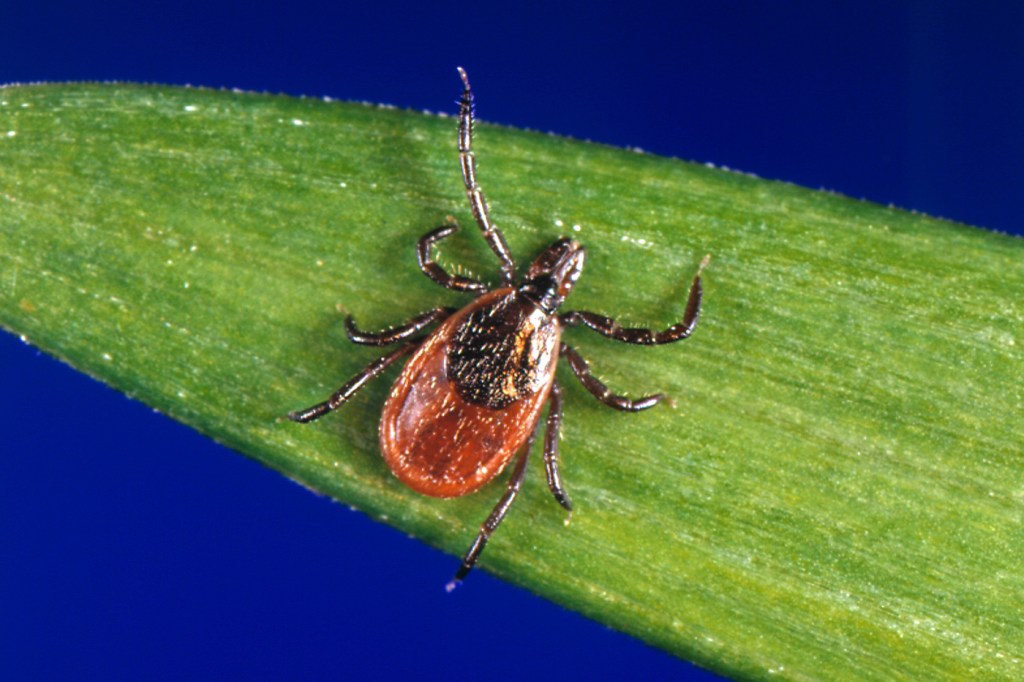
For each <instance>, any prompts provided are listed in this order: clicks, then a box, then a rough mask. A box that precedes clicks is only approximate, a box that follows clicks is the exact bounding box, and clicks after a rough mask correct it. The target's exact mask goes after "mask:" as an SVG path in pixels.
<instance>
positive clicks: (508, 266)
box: [459, 67, 516, 286]
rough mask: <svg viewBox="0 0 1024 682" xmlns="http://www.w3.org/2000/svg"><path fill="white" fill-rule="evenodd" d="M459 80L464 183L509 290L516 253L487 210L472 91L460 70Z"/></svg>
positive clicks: (460, 133)
mask: <svg viewBox="0 0 1024 682" xmlns="http://www.w3.org/2000/svg"><path fill="white" fill-rule="evenodd" d="M459 76H460V77H461V78H462V84H463V85H464V86H465V89H464V90H463V91H462V98H461V99H460V100H459V163H460V165H461V166H462V180H463V182H464V183H465V185H466V196H467V197H468V198H469V205H470V206H471V207H472V209H473V217H474V218H475V219H476V223H477V225H479V226H480V231H481V232H483V235H484V239H485V240H486V241H487V245H488V246H490V247H491V251H494V254H495V255H496V256H497V257H498V260H500V261H501V280H502V282H503V283H504V284H505V286H512V285H513V284H514V283H515V279H516V265H515V262H514V261H513V260H512V252H511V251H509V249H508V243H507V242H506V241H505V237H504V235H502V234H501V230H499V229H498V228H497V227H496V226H494V225H492V224H491V215H490V212H489V211H488V209H487V200H486V199H485V198H484V191H483V189H481V188H480V185H478V184H477V181H476V156H475V155H474V154H473V92H472V91H471V90H470V89H469V77H467V76H466V72H465V71H464V70H463V69H462V67H459Z"/></svg>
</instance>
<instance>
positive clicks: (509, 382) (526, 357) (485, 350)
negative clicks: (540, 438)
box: [288, 69, 707, 589]
mask: <svg viewBox="0 0 1024 682" xmlns="http://www.w3.org/2000/svg"><path fill="white" fill-rule="evenodd" d="M459 74H460V75H461V76H462V81H463V83H464V84H465V90H464V91H463V94H462V100H461V103H460V106H459V161H460V164H461V166H462V177H463V180H464V181H465V185H466V196H467V198H468V199H469V204H470V208H471V209H472V210H473V217H474V219H475V220H476V223H477V225H478V226H479V227H480V231H481V232H482V234H483V237H484V239H485V240H486V241H487V245H488V246H490V248H491V250H492V251H493V252H494V254H495V255H496V256H497V257H498V259H499V260H500V261H501V278H502V286H501V287H500V288H498V289H495V290H493V291H491V290H489V289H488V287H487V285H486V284H484V283H483V282H480V281H477V280H475V279H471V278H469V277H463V276H461V275H451V274H449V273H447V272H445V270H444V269H443V268H442V267H441V266H440V265H438V264H437V263H435V262H434V260H433V257H432V256H431V249H432V247H433V245H434V244H435V243H436V242H438V241H440V240H442V239H445V238H446V237H449V236H451V235H452V234H454V233H455V232H456V230H458V226H457V225H455V224H454V222H452V223H449V224H448V225H443V226H441V227H439V228H437V229H435V230H433V231H431V232H428V233H427V234H426V235H424V236H423V237H422V238H421V239H420V241H419V245H418V249H417V255H418V259H419V265H420V269H421V270H422V271H423V272H424V274H426V275H427V276H428V277H430V279H432V280H434V281H435V282H437V283H438V284H440V285H441V286H443V287H445V288H448V289H452V290H454V291H460V292H464V293H471V294H474V295H475V296H476V298H475V299H474V300H473V301H472V302H470V303H469V304H468V305H467V306H465V307H464V308H462V309H461V310H453V309H451V308H435V309H434V310H430V311H428V312H426V313H423V314H421V315H418V316H417V317H414V318H413V319H411V320H409V321H408V322H407V323H405V324H403V325H401V326H398V327H394V328H392V329H387V330H384V331H382V332H377V333H368V332H363V331H360V330H359V329H357V328H356V326H355V323H354V322H353V320H352V318H351V316H350V317H349V318H348V319H346V321H345V327H346V331H347V332H348V336H349V338H350V339H351V340H352V341H353V342H355V343H361V344H365V345H370V346H390V345H395V344H399V345H398V347H397V348H396V349H395V350H393V351H391V352H390V353H388V354H387V355H384V356H382V357H380V358H378V359H377V360H376V361H374V362H372V363H371V364H370V365H368V366H367V367H366V368H365V369H364V370H363V371H362V372H360V373H359V374H357V375H356V376H355V377H353V378H352V379H351V380H350V381H349V382H348V383H346V384H345V385H344V386H342V387H341V388H339V389H338V390H337V391H335V393H334V394H333V395H332V396H331V397H330V398H329V399H328V400H326V401H324V402H322V403H319V404H317V405H314V406H312V407H309V408H306V409H304V410H297V411H295V412H292V413H290V414H289V415H288V417H289V418H290V419H292V420H293V421H297V422H309V421H313V420H314V419H319V418H320V417H322V416H324V415H325V414H327V413H328V412H331V411H332V410H335V409H337V408H339V407H341V406H342V405H344V404H345V403H346V402H347V401H348V400H349V398H351V397H352V396H353V395H354V394H355V393H356V392H357V391H358V390H359V389H360V388H362V387H363V386H365V385H366V383H367V382H368V381H370V380H371V379H374V378H376V377H378V376H380V374H381V373H382V372H383V371H384V370H385V369H386V368H387V367H389V366H390V365H392V364H393V363H395V362H397V361H398V360H400V359H402V358H404V357H406V356H409V355H412V358H411V359H410V360H409V362H408V363H406V365H405V368H404V369H403V370H402V374H401V375H400V376H399V378H398V381H397V382H395V385H394V387H393V388H392V390H391V393H390V395H389V396H388V399H387V403H386V404H385V405H384V412H383V415H382V416H381V421H380V447H381V451H382V452H383V454H384V460H385V461H386V462H387V465H388V467H390V468H391V471H392V472H394V474H395V476H397V477H398V478H399V480H401V481H402V482H403V483H405V484H406V485H407V486H409V487H410V488H412V489H413V490H415V491H417V492H420V493H423V494H425V495H431V496H434V497H458V496H460V495H466V494H468V493H471V492H473V491H475V490H477V489H479V488H480V487H481V486H483V485H484V484H486V483H487V482H488V481H490V480H492V479H493V478H494V477H495V476H497V475H498V474H499V473H501V471H502V470H503V469H504V468H505V467H506V466H507V465H508V463H509V462H511V461H512V459H513V458H515V457H516V455H517V454H518V459H517V460H516V465H515V467H514V468H513V471H512V475H511V476H510V477H509V479H508V483H507V485H506V489H505V494H504V495H503V496H502V497H501V499H500V500H499V501H498V504H497V505H495V507H494V509H493V511H491V514H490V516H488V517H487V519H486V520H485V521H484V523H483V524H482V525H481V527H480V532H479V534H477V536H476V539H475V540H474V541H473V544H472V545H471V546H470V548H469V551H468V552H466V555H465V557H464V558H463V560H462V564H461V565H460V566H459V570H458V571H457V572H456V573H455V580H453V581H452V582H451V583H449V589H450V588H451V587H453V586H454V585H455V584H457V583H458V582H459V581H460V580H462V579H463V578H464V577H465V576H466V574H467V573H469V571H470V569H472V567H473V566H474V565H475V564H476V561H477V558H478V557H479V556H480V552H482V551H483V548H484V545H486V544H487V540H488V538H489V537H490V536H491V533H493V532H494V530H495V528H497V527H498V524H500V523H501V520H502V519H503V518H504V517H505V514H506V513H507V512H508V509H509V507H510V506H511V505H512V502H513V500H514V499H515V497H516V494H517V493H518V492H519V488H520V485H521V484H522V482H523V477H524V475H525V473H526V464H527V461H528V460H529V456H530V449H531V447H532V445H533V441H534V438H535V437H536V435H537V433H538V431H540V417H541V413H542V412H543V410H544V406H545V404H547V406H548V411H547V419H546V428H545V429H544V469H545V472H546V473H547V481H548V487H549V488H550V489H551V493H552V494H553V495H554V497H555V499H556V500H557V501H558V503H559V504H561V505H562V506H563V507H564V508H565V509H566V510H570V511H571V510H572V503H571V502H570V500H569V495H568V494H567V493H566V492H565V488H564V486H563V485H562V479H561V476H560V474H559V472H558V435H559V430H560V429H561V425H562V390H561V388H560V387H559V385H558V382H557V381H556V380H555V366H556V365H557V364H558V360H559V358H565V359H566V360H567V361H568V363H569V367H570V368H571V369H572V371H573V373H574V374H575V375H576V377H577V378H578V379H579V380H580V382H581V383H582V384H583V386H584V387H585V388H586V389H587V390H588V391H590V392H591V393H592V394H593V395H594V396H595V397H596V398H597V399H598V400H600V401H601V402H602V403H604V404H605V405H608V406H609V407H613V408H615V409H617V410H622V411H624V412H639V411H640V410H646V409H647V408H649V407H653V406H654V405H656V404H657V403H658V402H660V401H661V400H662V399H663V398H664V397H665V396H663V395H662V394H660V393H655V394H654V395H649V396H644V397H641V398H634V399H629V398H626V397H623V396H620V395H615V394H613V393H612V392H611V391H609V390H608V388H607V387H606V386H605V385H604V384H603V383H601V382H600V381H599V380H598V379H597V378H595V377H594V376H593V375H592V374H591V373H590V369H589V367H588V366H587V363H586V361H585V360H584V359H583V358H582V357H581V356H580V355H579V353H577V352H576V351H575V350H574V349H573V348H572V347H571V346H569V345H567V344H565V343H563V342H562V340H561V339H562V330H563V329H564V328H565V327H574V326H580V325H582V326H585V327H589V328H590V329H592V330H594V331H596V332H598V333H599V334H602V335H604V336H606V337H608V338H611V339H615V340H617V341H623V342H625V343H634V344H640V345H655V344H663V343H671V342H673V341H679V340H681V339H685V338H686V337H688V336H689V335H690V333H691V332H692V331H693V330H694V328H695V327H696V326H697V318H698V316H699V313H700V300H701V282H700V270H699V269H698V271H697V275H696V276H695V277H694V278H693V284H691V285H690V295H689V299H688V301H687V304H686V312H685V313H684V314H683V319H682V320H681V321H680V322H678V323H676V324H674V325H672V326H671V327H669V328H668V329H666V330H664V331H660V332H658V331H652V330H650V329H642V328H628V327H622V326H621V325H619V324H618V323H617V322H615V321H614V320H612V319H609V318H607V317H604V316H603V315H597V314H595V313H590V312H585V311H578V310H577V311H570V312H566V313H558V309H559V307H560V306H561V305H562V302H563V301H564V300H565V298H566V296H568V295H569V293H570V292H571V291H572V288H573V286H574V285H575V284H576V280H577V279H578V278H579V276H580V273H581V272H582V270H583V261H584V249H583V247H582V246H581V245H580V244H579V243H578V242H576V241H574V240H571V239H559V240H558V241H556V242H555V243H553V244H551V245H550V246H549V247H548V248H547V249H545V250H544V252H543V253H541V255H540V256H538V257H537V259H536V260H535V261H534V262H533V263H532V264H531V265H530V267H529V269H528V270H527V271H526V274H525V276H524V277H523V278H522V279H521V280H518V281H517V279H516V266H515V262H514V261H513V260H512V255H511V254H510V253H509V249H508V245H507V244H506V243H505V238H504V237H503V236H502V234H501V232H500V231H499V230H498V228H497V227H495V226H494V225H493V224H491V221H490V215H489V213H488V209H487V202H486V201H485V200H484V194H483V190H481V189H480V186H479V185H478V184H477V181H476V159H475V156H474V155H473V150H472V141H473V125H472V124H473V113H472V102H473V96H472V93H471V92H470V89H469V80H468V79H467V78H466V74H465V72H464V71H462V69H459ZM706 263H707V258H706V257H705V259H704V261H703V262H702V263H701V268H703V267H704V265H705V264H706ZM435 323H439V326H438V327H437V329H435V330H434V331H433V332H432V333H430V334H428V335H426V336H417V334H419V333H420V332H421V331H423V330H424V329H426V328H427V327H429V326H430V325H432V324H435Z"/></svg>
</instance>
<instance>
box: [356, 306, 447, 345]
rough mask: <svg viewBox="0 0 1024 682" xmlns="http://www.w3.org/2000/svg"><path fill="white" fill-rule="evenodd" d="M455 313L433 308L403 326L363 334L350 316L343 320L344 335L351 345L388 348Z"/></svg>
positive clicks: (445, 309)
mask: <svg viewBox="0 0 1024 682" xmlns="http://www.w3.org/2000/svg"><path fill="white" fill-rule="evenodd" d="M454 312H455V308H434V309H433V310H429V311H427V312H425V313H423V314H421V315H417V316H416V317H414V318H412V319H411V320H409V321H408V322H406V323H405V324H401V325H398V326H397V327H391V328H390V329H385V330H384V331H382V332H364V331H362V330H361V329H359V328H358V327H356V321H355V319H353V317H352V316H351V315H349V316H348V317H346V318H345V333H346V334H348V338H349V339H350V340H351V341H352V342H353V343H359V344H362V345H364V346H389V345H391V344H392V343H398V342H399V341H405V340H406V339H408V338H409V337H410V336H412V335H413V334H415V333H416V332H418V331H420V330H422V329H425V328H426V327H429V326H430V325H431V324H433V323H434V322H440V321H441V320H444V319H446V318H447V317H448V316H449V315H451V314H452V313H454Z"/></svg>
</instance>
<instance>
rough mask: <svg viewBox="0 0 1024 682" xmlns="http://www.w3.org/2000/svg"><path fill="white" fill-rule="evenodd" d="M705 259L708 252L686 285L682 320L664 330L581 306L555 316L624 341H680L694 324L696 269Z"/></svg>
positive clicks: (698, 292) (697, 292)
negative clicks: (621, 320) (625, 321)
mask: <svg viewBox="0 0 1024 682" xmlns="http://www.w3.org/2000/svg"><path fill="white" fill-rule="evenodd" d="M709 260H710V256H704V260H702V261H701V262H700V267H699V268H698V269H697V274H696V275H695V276H694V278H693V284H691V285H690V296H689V298H688V300H687V302H686V312H685V313H683V319H682V321H681V322H679V323H678V324H674V325H672V326H671V327H669V328H668V329H666V330H665V331H660V332H659V331H654V330H653V329H644V328H642V327H623V326H621V325H620V324H619V323H618V322H616V321H615V320H613V319H611V318H609V317H605V316H604V315H598V314H597V313H590V312H586V311H583V310H572V311H569V312H567V313H565V314H563V315H560V316H559V319H561V320H562V323H563V324H564V325H566V326H567V327H576V326H578V325H581V324H582V325H585V326H587V327H590V328H591V329H593V330H594V331H595V332H597V333H598V334H602V335H604V336H607V337H608V338H611V339H615V340H616V341H622V342H624V343H636V344H640V345H643V346H655V345H660V344H663V343H672V342H673V341H681V340H682V339H685V338H686V337H688V336H689V335H690V334H692V333H693V330H694V329H695V328H696V327H697V320H698V318H699V317H700V298H701V284H700V273H701V271H703V270H704V268H705V266H707V264H708V261H709Z"/></svg>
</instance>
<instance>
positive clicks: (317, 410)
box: [288, 338, 423, 423]
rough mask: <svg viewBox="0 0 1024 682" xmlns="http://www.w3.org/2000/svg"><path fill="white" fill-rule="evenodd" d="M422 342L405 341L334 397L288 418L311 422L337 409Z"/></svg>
mask: <svg viewBox="0 0 1024 682" xmlns="http://www.w3.org/2000/svg"><path fill="white" fill-rule="evenodd" d="M422 342H423V339H422V338H417V339H412V340H411V341H407V342H406V343H405V345H403V346H400V347H398V348H396V349H395V350H393V351H391V352H390V353H388V354H387V355H385V356H383V357H380V358H377V359H376V360H374V361H373V362H371V363H370V364H369V365H367V366H366V368H365V369H363V371H362V372H360V373H359V374H357V375H355V376H354V377H352V378H351V379H350V380H349V382H348V383H347V384H345V385H344V386H342V387H341V388H339V389H338V390H337V391H335V393H334V395H332V396H331V397H330V398H328V399H327V400H325V401H324V402H322V403H319V404H317V405H313V406H312V407H307V408H306V409H304V410H296V411H294V412H289V413H288V418H289V419H291V420H292V421H293V422H302V423H305V422H311V421H313V420H314V419H319V418H320V417H322V416H324V415H325V414H327V413H328V412H331V411H333V410H336V409H338V408H339V407H341V406H342V405H344V404H345V403H346V402H348V399H349V398H351V397H352V396H353V395H355V394H356V392H357V391H358V390H359V389H361V388H362V387H363V386H365V385H366V384H367V383H369V381H370V380H371V379H376V378H377V377H378V376H380V374H381V372H383V371H384V370H385V369H387V368H388V366H389V365H391V364H393V363H394V362H396V361H397V360H400V359H402V358H403V357H405V356H406V355H409V354H410V353H412V352H413V351H414V350H416V348H417V347H418V346H419V345H420V343H422Z"/></svg>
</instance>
